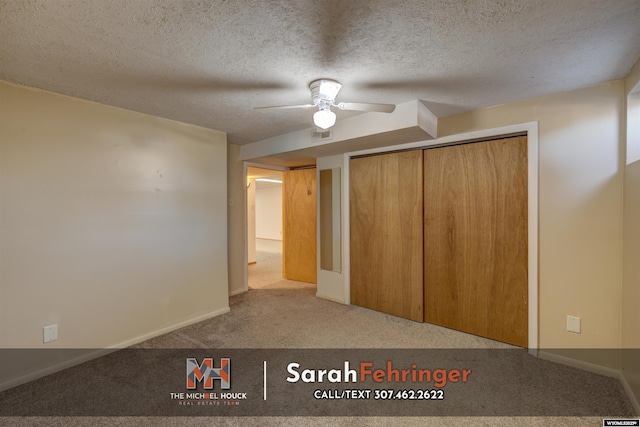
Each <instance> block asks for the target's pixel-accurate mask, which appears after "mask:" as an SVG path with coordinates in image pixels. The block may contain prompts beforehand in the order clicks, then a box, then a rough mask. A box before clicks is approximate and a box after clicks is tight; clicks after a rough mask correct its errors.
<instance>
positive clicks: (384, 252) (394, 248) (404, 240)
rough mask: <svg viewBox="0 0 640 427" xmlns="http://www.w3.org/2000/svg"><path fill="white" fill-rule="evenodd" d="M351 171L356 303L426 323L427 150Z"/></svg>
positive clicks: (376, 159)
mask: <svg viewBox="0 0 640 427" xmlns="http://www.w3.org/2000/svg"><path fill="white" fill-rule="evenodd" d="M349 168H350V172H349V180H350V181H349V191H350V193H349V194H350V196H349V197H350V214H349V215H350V227H351V232H350V251H351V256H350V258H351V276H350V277H351V303H352V304H354V305H359V306H361V307H366V308H370V309H372V310H377V311H381V312H383V313H388V314H392V315H394V316H399V317H404V318H406V319H411V320H415V321H417V322H422V321H423V317H424V314H423V309H422V308H423V286H424V282H423V268H422V254H423V247H422V236H423V232H422V198H423V190H422V184H423V180H422V151H421V150H417V151H406V152H400V153H392V154H384V155H377V156H371V157H362V158H356V159H352V160H351V161H350V166H349Z"/></svg>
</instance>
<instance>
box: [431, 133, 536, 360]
mask: <svg viewBox="0 0 640 427" xmlns="http://www.w3.org/2000/svg"><path fill="white" fill-rule="evenodd" d="M424 180H425V187H424V201H425V203H424V239H425V240H424V241H425V254H424V268H425V278H424V280H425V294H424V297H425V317H424V318H425V321H426V322H430V323H435V324H438V325H442V326H446V327H449V328H453V329H457V330H460V331H465V332H469V333H472V334H476V335H480V336H483V337H487V338H491V339H494V340H498V341H503V342H507V343H511V344H515V345H518V346H522V347H526V346H527V326H528V324H527V319H528V317H527V295H528V292H527V283H528V282H527V265H528V264H527V200H528V198H527V140H526V137H513V138H506V139H500V140H494V141H485V142H478V143H470V144H464V145H457V146H451V147H442V148H434V149H428V150H425V153H424Z"/></svg>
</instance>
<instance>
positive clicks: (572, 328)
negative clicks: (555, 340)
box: [567, 316, 580, 334]
mask: <svg viewBox="0 0 640 427" xmlns="http://www.w3.org/2000/svg"><path fill="white" fill-rule="evenodd" d="M567 331H569V332H575V333H576V334H579V333H580V318H579V317H576V316H567Z"/></svg>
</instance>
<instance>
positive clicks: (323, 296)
mask: <svg viewBox="0 0 640 427" xmlns="http://www.w3.org/2000/svg"><path fill="white" fill-rule="evenodd" d="M316 296H317V297H318V298H322V299H328V300H329V301H333V302H337V303H339V304H344V300H342V299H340V298H336V297H332V296H330V295H325V294H322V293H320V292H316Z"/></svg>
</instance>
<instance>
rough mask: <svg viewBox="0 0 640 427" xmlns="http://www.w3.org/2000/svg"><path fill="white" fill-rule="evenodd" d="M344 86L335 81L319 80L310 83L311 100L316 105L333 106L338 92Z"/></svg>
mask: <svg viewBox="0 0 640 427" xmlns="http://www.w3.org/2000/svg"><path fill="white" fill-rule="evenodd" d="M341 87H342V85H341V84H340V83H338V82H337V81H335V80H331V79H319V80H314V81H312V82H311V83H309V89H310V90H311V99H312V100H313V104H314V105H319V104H328V105H333V103H334V101H335V99H336V96H338V92H340V88H341Z"/></svg>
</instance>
